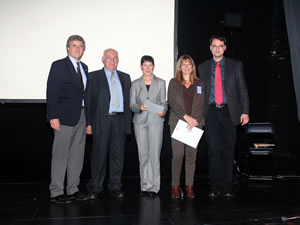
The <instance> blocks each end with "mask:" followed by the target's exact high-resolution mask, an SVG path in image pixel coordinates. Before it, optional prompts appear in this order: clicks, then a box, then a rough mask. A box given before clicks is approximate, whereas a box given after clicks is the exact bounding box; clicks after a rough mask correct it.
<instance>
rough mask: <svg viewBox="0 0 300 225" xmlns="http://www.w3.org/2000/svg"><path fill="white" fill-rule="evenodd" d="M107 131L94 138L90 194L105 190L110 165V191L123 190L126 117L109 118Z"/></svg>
mask: <svg viewBox="0 0 300 225" xmlns="http://www.w3.org/2000/svg"><path fill="white" fill-rule="evenodd" d="M105 119H106V121H105V122H106V123H107V130H105V131H103V132H102V133H101V134H100V135H94V136H93V149H92V154H91V179H90V181H89V182H88V185H87V189H88V192H89V193H91V192H94V193H99V192H101V191H102V190H103V189H104V188H103V182H104V178H105V175H106V169H107V165H109V181H108V189H109V190H120V189H121V186H122V184H121V176H122V172H123V164H124V146H125V138H126V134H125V129H124V116H123V115H115V116H107V117H106V118H105Z"/></svg>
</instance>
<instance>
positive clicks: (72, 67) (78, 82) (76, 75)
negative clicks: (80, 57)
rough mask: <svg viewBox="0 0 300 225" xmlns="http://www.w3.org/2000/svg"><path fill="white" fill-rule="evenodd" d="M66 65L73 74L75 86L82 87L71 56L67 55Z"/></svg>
mask: <svg viewBox="0 0 300 225" xmlns="http://www.w3.org/2000/svg"><path fill="white" fill-rule="evenodd" d="M66 66H67V69H68V71H69V72H70V74H71V79H72V80H73V81H74V84H75V87H76V88H79V89H81V81H80V79H79V77H78V74H77V73H76V71H75V68H74V66H73V63H72V62H71V60H70V58H69V56H67V57H66Z"/></svg>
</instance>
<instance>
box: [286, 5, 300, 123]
mask: <svg viewBox="0 0 300 225" xmlns="http://www.w3.org/2000/svg"><path fill="white" fill-rule="evenodd" d="M283 4H284V12H285V20H286V27H287V32H288V39H289V44H290V53H291V63H292V72H293V79H294V87H295V94H296V101H297V110H298V120H299V121H300V41H299V40H300V29H299V27H300V13H299V12H300V1H299V0H283Z"/></svg>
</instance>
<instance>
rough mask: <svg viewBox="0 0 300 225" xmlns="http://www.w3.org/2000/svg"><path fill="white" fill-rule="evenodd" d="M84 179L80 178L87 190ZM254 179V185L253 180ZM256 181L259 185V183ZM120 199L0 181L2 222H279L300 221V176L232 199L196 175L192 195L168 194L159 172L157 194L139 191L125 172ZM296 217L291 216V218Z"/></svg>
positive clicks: (154, 224)
mask: <svg viewBox="0 0 300 225" xmlns="http://www.w3.org/2000/svg"><path fill="white" fill-rule="evenodd" d="M85 184H86V181H82V184H81V186H82V188H81V189H82V190H83V191H85ZM253 184H255V185H253ZM258 184H259V185H258ZM123 190H124V191H125V194H126V196H125V198H124V199H114V198H112V197H110V196H108V195H104V196H103V197H102V198H100V199H97V200H94V201H86V202H73V203H71V204H69V205H58V204H54V203H50V202H49V199H48V198H49V192H48V182H45V181H42V182H23V183H12V182H10V183H0V193H1V200H0V224H1V225H15V224H16V225H109V224H113V225H134V224H139V225H148V224H149V225H150V224H151V225H159V224H161V225H198V224H199V225H200V224H205V225H210V224H214V225H215V224H226V225H237V224H241V225H248V224H251V225H253V224H255V225H256V224H264V225H271V224H272V225H277V224H287V225H296V224H300V219H298V218H297V217H298V216H300V181H299V180H294V179H292V180H285V181H279V182H278V185H277V186H276V188H275V189H273V188H272V186H271V183H270V182H268V181H267V182H266V183H264V184H262V183H252V184H250V186H249V187H248V188H245V187H244V188H243V187H242V186H240V187H239V188H238V189H237V190H236V192H235V197H234V199H233V200H230V201H228V200H225V199H218V200H214V201H210V200H209V199H208V197H207V182H206V181H205V179H202V178H196V181H195V191H196V194H197V196H196V198H195V199H194V200H190V199H183V200H174V199H171V197H170V181H169V179H164V178H162V186H161V191H160V193H159V196H157V197H155V198H149V197H140V196H139V179H138V177H126V178H124V186H123ZM293 217H294V218H293Z"/></svg>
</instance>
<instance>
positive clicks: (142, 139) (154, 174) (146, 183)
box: [130, 55, 167, 197]
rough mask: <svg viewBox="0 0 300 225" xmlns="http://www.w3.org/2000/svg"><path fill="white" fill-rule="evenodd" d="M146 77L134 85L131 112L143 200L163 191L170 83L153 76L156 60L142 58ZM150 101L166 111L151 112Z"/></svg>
mask: <svg viewBox="0 0 300 225" xmlns="http://www.w3.org/2000/svg"><path fill="white" fill-rule="evenodd" d="M141 70H142V72H143V76H142V77H141V78H139V79H136V80H134V81H133V82H132V85H131V89H130V108H131V110H132V111H133V112H134V117H133V124H134V131H135V138H136V142H137V146H138V153H139V162H140V179H141V180H140V185H141V192H140V195H141V196H146V195H147V196H152V197H154V196H156V195H157V193H158V192H159V189H160V151H161V146H162V138H163V123H164V115H165V112H166V111H167V103H166V83H165V81H164V80H162V79H160V78H158V77H156V76H155V75H154V74H153V70H154V59H153V58H152V57H151V56H147V55H145V56H143V57H142V58H141ZM147 101H150V102H151V103H154V104H156V105H160V106H162V107H163V110H162V111H161V112H156V113H153V112H150V111H149V110H148V107H147V106H146V105H145V103H146V102H147Z"/></svg>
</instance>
